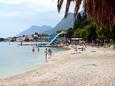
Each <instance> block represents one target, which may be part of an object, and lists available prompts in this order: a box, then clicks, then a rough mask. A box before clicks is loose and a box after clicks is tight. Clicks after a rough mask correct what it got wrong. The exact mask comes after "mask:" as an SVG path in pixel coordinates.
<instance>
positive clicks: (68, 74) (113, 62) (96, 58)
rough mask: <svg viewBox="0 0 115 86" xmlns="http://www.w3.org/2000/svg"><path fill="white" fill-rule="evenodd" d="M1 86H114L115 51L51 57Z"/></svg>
mask: <svg viewBox="0 0 115 86" xmlns="http://www.w3.org/2000/svg"><path fill="white" fill-rule="evenodd" d="M0 86H115V51H114V50H113V49H111V48H96V47H90V46H88V47H87V49H86V50H85V51H83V52H80V53H76V52H75V50H74V49H72V48H71V49H70V50H67V51H61V52H58V53H55V54H53V55H52V57H51V59H48V63H47V64H45V65H43V66H40V67H38V68H37V67H36V68H32V69H30V70H28V71H26V72H24V73H21V74H18V75H15V76H12V77H7V78H1V79H0Z"/></svg>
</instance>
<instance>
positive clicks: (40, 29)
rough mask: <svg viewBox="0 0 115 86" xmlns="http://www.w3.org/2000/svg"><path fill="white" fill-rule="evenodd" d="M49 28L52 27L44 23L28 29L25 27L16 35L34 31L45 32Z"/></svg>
mask: <svg viewBox="0 0 115 86" xmlns="http://www.w3.org/2000/svg"><path fill="white" fill-rule="evenodd" d="M51 29H52V27H50V26H46V25H43V26H31V27H30V28H29V29H27V30H25V31H22V32H21V33H19V34H18V35H17V36H22V35H29V34H33V33H35V32H37V33H44V32H46V31H48V30H51Z"/></svg>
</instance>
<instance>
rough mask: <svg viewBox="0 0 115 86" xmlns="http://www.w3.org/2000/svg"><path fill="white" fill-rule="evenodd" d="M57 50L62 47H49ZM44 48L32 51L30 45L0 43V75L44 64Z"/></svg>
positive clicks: (16, 72)
mask: <svg viewBox="0 0 115 86" xmlns="http://www.w3.org/2000/svg"><path fill="white" fill-rule="evenodd" d="M51 49H52V51H53V52H54V53H55V52H59V51H62V50H64V49H60V48H51ZM44 51H45V48H43V47H41V48H40V51H39V52H38V51H37V50H36V51H35V52H32V46H17V43H11V45H9V43H0V77H8V76H12V75H15V74H18V73H20V72H23V71H25V70H27V69H29V68H32V67H36V66H38V65H39V66H40V65H43V64H45V54H44Z"/></svg>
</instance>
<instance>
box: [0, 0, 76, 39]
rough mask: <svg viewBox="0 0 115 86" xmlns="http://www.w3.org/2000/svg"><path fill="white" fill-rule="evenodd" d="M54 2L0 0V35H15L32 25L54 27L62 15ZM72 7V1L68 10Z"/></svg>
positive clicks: (45, 0)
mask: <svg viewBox="0 0 115 86" xmlns="http://www.w3.org/2000/svg"><path fill="white" fill-rule="evenodd" d="M56 4H57V0H0V37H10V36H15V35H17V34H18V33H20V32H22V31H24V30H26V29H28V28H29V27H31V26H33V25H36V26H42V25H49V26H52V27H54V26H55V25H56V24H57V23H58V22H59V21H60V20H61V19H62V18H63V16H64V9H62V10H61V12H60V13H58V12H57V5H56ZM64 4H65V3H64ZM63 8H65V5H63ZM73 8H74V3H73V4H72V5H71V8H70V12H73Z"/></svg>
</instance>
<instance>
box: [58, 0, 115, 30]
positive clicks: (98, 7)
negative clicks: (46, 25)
mask: <svg viewBox="0 0 115 86" xmlns="http://www.w3.org/2000/svg"><path fill="white" fill-rule="evenodd" d="M57 1H58V2H57V8H58V12H60V9H61V7H62V5H63V2H64V0H57ZM72 1H73V2H74V3H75V8H74V15H75V17H76V16H77V14H78V10H79V8H80V5H81V3H82V2H83V7H84V10H85V13H86V15H87V17H89V18H92V19H94V20H96V21H98V22H99V24H100V25H101V26H105V25H106V24H108V25H109V29H111V27H112V26H113V25H115V0H66V8H65V17H67V14H68V12H69V7H70V4H71V2H72Z"/></svg>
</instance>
